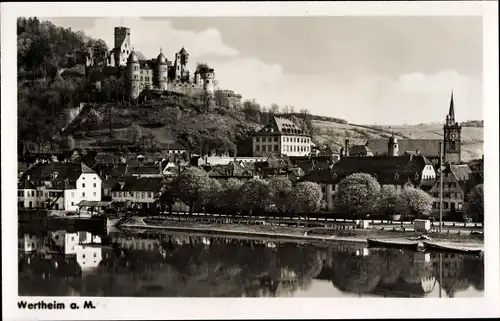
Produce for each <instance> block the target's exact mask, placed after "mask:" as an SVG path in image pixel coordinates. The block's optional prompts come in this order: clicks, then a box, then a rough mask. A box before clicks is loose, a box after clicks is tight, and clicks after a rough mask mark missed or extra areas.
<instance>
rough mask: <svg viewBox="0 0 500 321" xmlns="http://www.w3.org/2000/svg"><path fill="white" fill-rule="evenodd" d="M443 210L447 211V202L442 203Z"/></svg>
mask: <svg viewBox="0 0 500 321" xmlns="http://www.w3.org/2000/svg"><path fill="white" fill-rule="evenodd" d="M443 208H444V209H445V210H447V209H448V202H444V203H443Z"/></svg>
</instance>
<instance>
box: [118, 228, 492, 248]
mask: <svg viewBox="0 0 500 321" xmlns="http://www.w3.org/2000/svg"><path fill="white" fill-rule="evenodd" d="M115 228H117V229H119V230H132V231H131V232H134V230H135V232H137V230H146V231H154V230H158V231H171V232H180V233H197V234H204V235H210V236H215V235H216V236H234V237H246V238H266V239H272V240H282V241H294V242H297V241H298V242H308V243H323V244H324V243H351V244H359V245H367V244H368V241H367V239H368V238H377V239H392V240H406V241H407V240H408V237H410V236H412V235H411V234H408V236H407V237H402V236H392V235H391V233H390V232H385V233H382V235H378V236H376V237H371V236H365V235H356V236H343V235H334V234H335V233H336V232H337V231H336V230H330V232H331V235H307V234H305V233H304V232H302V235H301V234H299V232H300V230H298V229H297V228H293V229H294V230H292V231H293V232H295V233H293V232H285V231H279V232H276V231H272V230H267V231H258V230H257V228H255V227H254V228H250V230H249V227H248V226H244V228H243V227H242V226H238V225H236V224H231V225H228V226H227V228H221V227H215V226H206V227H204V226H178V225H177V226H176V225H175V224H172V225H166V224H160V225H152V224H147V223H145V222H144V221H142V220H140V221H139V222H137V221H136V222H134V223H132V222H131V223H124V224H121V225H120V226H116V227H115ZM377 232H380V231H377ZM337 233H338V232H337ZM332 234H333V235H332ZM421 234H422V233H421ZM431 242H432V243H434V244H437V245H442V246H452V247H460V248H466V249H474V250H477V249H480V250H482V251H483V252H484V241H480V240H474V239H472V240H470V241H461V242H460V241H456V240H453V239H432V240H431Z"/></svg>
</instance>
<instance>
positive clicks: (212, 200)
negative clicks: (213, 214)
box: [202, 178, 222, 210]
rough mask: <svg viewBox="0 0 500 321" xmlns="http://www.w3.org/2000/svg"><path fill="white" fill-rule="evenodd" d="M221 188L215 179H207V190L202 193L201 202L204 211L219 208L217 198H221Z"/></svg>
mask: <svg viewBox="0 0 500 321" xmlns="http://www.w3.org/2000/svg"><path fill="white" fill-rule="evenodd" d="M221 192H222V186H221V184H220V183H219V181H218V180H216V179H215V178H209V179H208V184H207V189H206V190H204V191H203V196H202V201H203V205H204V206H205V209H207V208H208V209H209V210H212V209H215V208H217V207H219V204H220V202H219V198H220V196H221Z"/></svg>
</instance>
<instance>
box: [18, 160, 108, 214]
mask: <svg viewBox="0 0 500 321" xmlns="http://www.w3.org/2000/svg"><path fill="white" fill-rule="evenodd" d="M101 184H102V180H101V178H100V177H99V175H98V174H97V173H96V172H94V171H93V170H92V169H90V167H88V166H87V165H85V164H83V163H48V164H37V165H35V166H33V167H31V168H30V169H29V170H28V171H27V172H26V173H25V174H24V175H23V178H22V179H21V182H20V183H19V184H18V205H19V207H20V208H30V207H32V208H51V209H54V210H65V211H71V212H74V211H77V210H78V203H79V202H80V201H82V200H86V201H100V200H101Z"/></svg>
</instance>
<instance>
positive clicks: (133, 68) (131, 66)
mask: <svg viewBox="0 0 500 321" xmlns="http://www.w3.org/2000/svg"><path fill="white" fill-rule="evenodd" d="M140 73H141V70H140V64H139V59H138V58H137V55H136V54H135V52H133V51H132V52H131V53H130V55H129V56H128V59H127V76H128V77H127V82H128V94H129V99H131V100H133V99H137V98H138V97H139V93H140V82H139V76H140Z"/></svg>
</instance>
